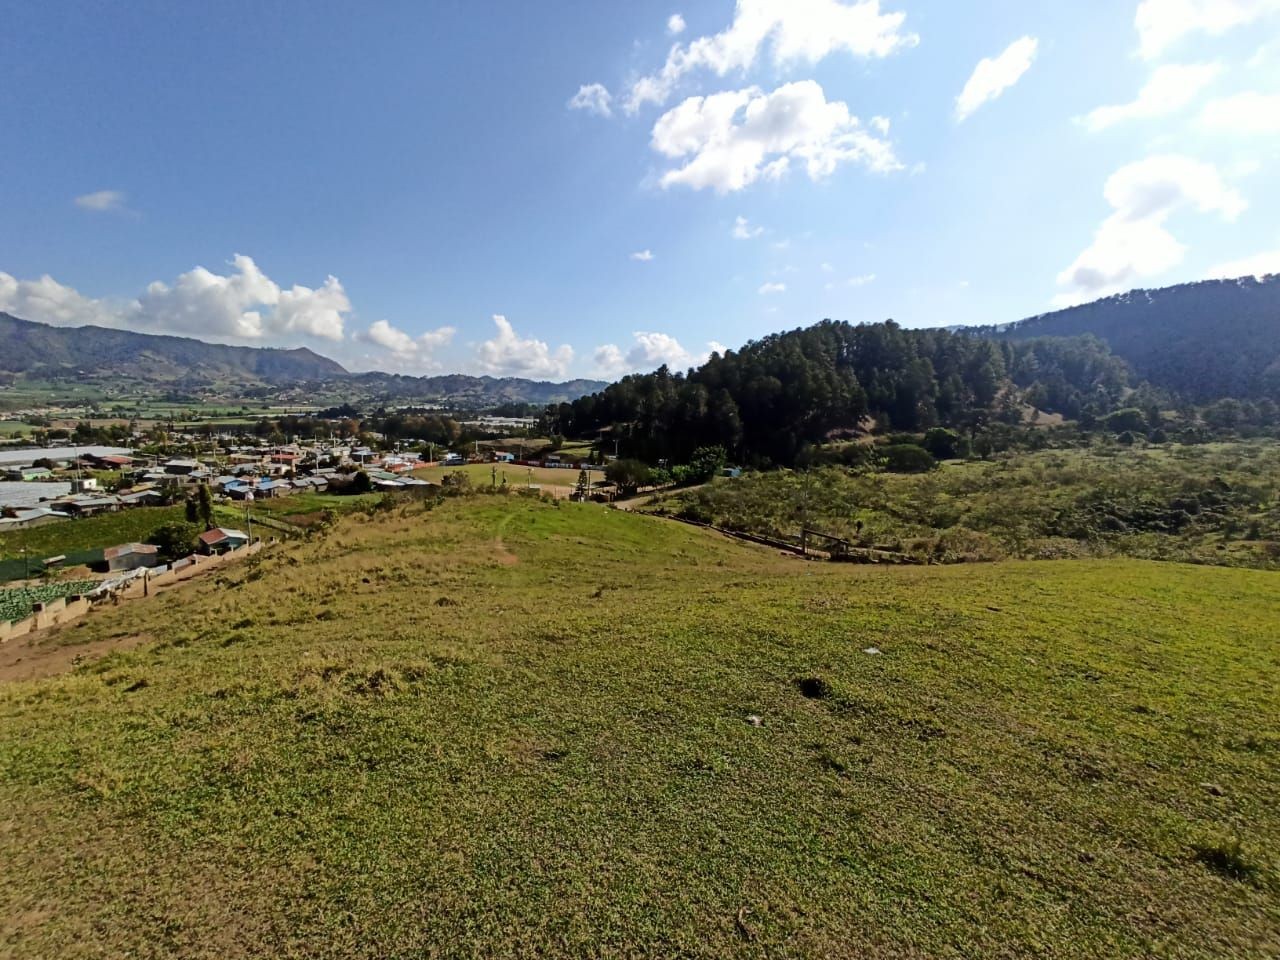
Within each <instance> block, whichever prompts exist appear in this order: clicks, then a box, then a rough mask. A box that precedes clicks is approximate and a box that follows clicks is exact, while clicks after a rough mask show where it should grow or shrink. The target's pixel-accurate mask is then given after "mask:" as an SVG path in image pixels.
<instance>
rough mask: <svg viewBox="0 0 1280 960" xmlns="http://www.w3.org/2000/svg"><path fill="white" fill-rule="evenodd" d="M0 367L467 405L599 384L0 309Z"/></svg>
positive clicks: (549, 398)
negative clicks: (451, 370) (40, 317)
mask: <svg viewBox="0 0 1280 960" xmlns="http://www.w3.org/2000/svg"><path fill="white" fill-rule="evenodd" d="M0 343H3V344H4V351H3V353H0V373H7V374H10V375H18V376H31V377H40V376H46V377H52V378H62V377H67V376H78V375H88V376H120V377H127V378H131V379H136V380H140V381H144V382H147V383H150V384H154V385H157V386H170V387H179V386H180V387H183V388H190V387H192V386H200V385H206V386H207V385H212V384H215V383H217V382H218V381H220V380H228V379H230V380H238V381H239V385H241V386H246V387H254V386H264V385H266V386H290V385H305V384H331V383H334V382H346V383H354V384H359V385H361V386H363V387H366V388H369V389H370V390H372V391H375V392H376V393H378V394H379V395H380V396H382V397H384V398H385V399H389V400H390V399H414V398H418V399H421V398H424V397H438V398H446V399H456V400H462V401H468V402H473V403H503V402H524V403H535V404H542V403H553V402H557V401H560V400H571V399H573V398H574V397H576V396H580V395H581V394H583V393H590V392H592V391H593V390H598V389H602V388H603V387H604V386H605V385H606V384H605V382H604V381H601V380H588V379H582V378H575V379H572V380H566V381H564V382H553V381H549V380H527V379H524V378H521V377H491V376H479V377H476V376H470V375H467V374H460V373H459V374H443V375H438V376H424V377H415V376H409V375H406V374H396V373H386V372H382V371H369V372H355V371H350V370H347V369H346V368H345V367H343V366H342V364H340V363H338V362H337V361H336V360H333V359H330V358H329V357H326V356H324V355H322V354H319V353H317V352H315V351H314V350H312V349H311V348H310V347H293V348H282V347H251V346H233V345H231V344H221V343H209V342H207V341H204V340H199V339H197V338H195V337H179V336H173V335H171V334H154V333H135V332H133V331H130V330H113V329H111V328H109V327H98V326H93V325H84V326H78V327H57V326H53V325H52V324H47V323H40V322H38V321H34V320H24V319H22V318H20V317H15V316H13V315H12V314H9V313H5V312H2V311H0Z"/></svg>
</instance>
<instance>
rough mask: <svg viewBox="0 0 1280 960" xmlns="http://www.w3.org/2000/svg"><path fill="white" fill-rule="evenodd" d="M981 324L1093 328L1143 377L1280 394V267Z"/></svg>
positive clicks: (1054, 332)
mask: <svg viewBox="0 0 1280 960" xmlns="http://www.w3.org/2000/svg"><path fill="white" fill-rule="evenodd" d="M969 329H970V330H973V328H969ZM977 332H980V333H984V334H987V335H990V336H996V337H1007V338H1011V339H1018V340H1023V339H1027V338H1030V337H1074V336H1079V335H1080V334H1092V335H1093V336H1095V337H1098V338H1099V339H1101V340H1105V341H1106V342H1107V344H1108V345H1109V346H1110V347H1111V352H1112V353H1114V354H1115V355H1116V356H1118V357H1120V358H1122V359H1123V360H1125V361H1126V362H1127V363H1128V364H1129V366H1130V367H1132V368H1133V372H1134V373H1135V374H1136V375H1137V376H1138V378H1139V379H1144V380H1148V381H1150V382H1151V383H1152V384H1154V385H1156V386H1159V387H1164V388H1165V389H1168V390H1172V391H1175V392H1177V393H1181V394H1183V395H1185V396H1187V397H1189V398H1191V399H1193V400H1202V401H1203V400H1212V399H1214V398H1217V397H1237V398H1241V399H1243V398H1248V397H1260V396H1271V397H1277V396H1280V274H1277V275H1272V276H1269V277H1264V278H1263V279H1261V280H1259V279H1255V278H1253V277H1244V278H1242V279H1239V280H1205V281H1202V282H1200V283H1185V284H1181V285H1180V286H1176V287H1164V288H1163V289H1159V290H1134V291H1131V292H1129V293H1124V294H1120V295H1119V296H1114V297H1107V298H1106V299H1105V300H1095V301H1094V302H1093V303H1086V304H1084V305H1082V306H1078V307H1071V308H1069V309H1067V310H1059V311H1057V312H1055V313H1046V314H1042V315H1041V316H1038V317H1031V318H1029V319H1027V320H1022V321H1019V322H1017V323H1012V324H1008V325H1006V326H1001V327H987V328H979V330H978V331H977Z"/></svg>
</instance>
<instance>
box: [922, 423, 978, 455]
mask: <svg viewBox="0 0 1280 960" xmlns="http://www.w3.org/2000/svg"><path fill="white" fill-rule="evenodd" d="M921 446H923V447H924V448H925V449H926V450H928V451H929V453H930V454H932V455H933V457H934V458H935V459H937V460H956V459H961V458H963V457H967V456H968V455H969V439H968V438H967V437H964V436H961V435H960V434H959V433H957V432H956V431H955V430H948V429H947V428H946V427H930V428H929V429H928V430H926V431H925V434H924V442H923V443H922V444H921Z"/></svg>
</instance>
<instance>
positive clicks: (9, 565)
mask: <svg viewBox="0 0 1280 960" xmlns="http://www.w3.org/2000/svg"><path fill="white" fill-rule="evenodd" d="M182 517H183V510H182V507H138V508H135V509H131V510H121V511H120V512H119V513H107V514H101V515H99V516H96V517H86V518H85V519H83V520H67V521H64V522H62V523H51V524H48V525H46V526H40V527H32V528H30V529H28V530H14V531H13V532H11V533H4V534H0V581H4V580H18V579H21V578H22V576H23V570H24V566H23V561H22V559H21V558H22V549H23V548H24V547H25V548H26V550H27V556H28V558H29V559H30V561H31V563H30V569H31V571H32V572H35V571H38V570H39V569H40V561H42V560H44V559H45V558H46V557H54V556H58V555H59V554H63V555H66V556H67V557H68V559H69V560H70V561H72V562H75V563H93V562H96V561H98V560H101V559H102V551H103V550H104V549H106V548H107V547H114V546H116V545H117V544H120V543H134V542H141V541H145V540H146V539H147V537H149V536H151V534H152V532H153V531H154V530H155V529H156V528H157V527H159V526H161V525H163V524H166V523H170V522H172V521H174V520H181V519H182Z"/></svg>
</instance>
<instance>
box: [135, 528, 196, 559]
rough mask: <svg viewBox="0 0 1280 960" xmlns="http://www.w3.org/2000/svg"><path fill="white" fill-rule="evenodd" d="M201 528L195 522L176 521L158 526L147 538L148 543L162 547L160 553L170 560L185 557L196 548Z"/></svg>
mask: <svg viewBox="0 0 1280 960" xmlns="http://www.w3.org/2000/svg"><path fill="white" fill-rule="evenodd" d="M199 535H200V528H199V527H198V526H196V524H194V523H185V522H182V521H175V522H173V523H166V524H164V525H162V526H159V527H157V528H156V529H155V530H153V531H152V532H151V536H149V537H148V538H147V543H151V544H155V545H156V546H157V547H159V548H160V554H161V555H162V556H163V557H165V558H166V559H168V560H177V559H178V558H179V557H185V556H187V555H188V554H190V553H191V552H192V551H193V550H195V548H196V537H198V536H199Z"/></svg>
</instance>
